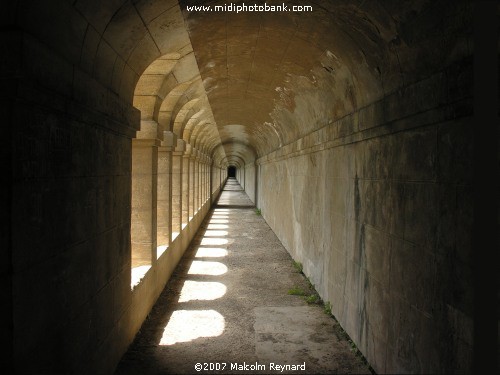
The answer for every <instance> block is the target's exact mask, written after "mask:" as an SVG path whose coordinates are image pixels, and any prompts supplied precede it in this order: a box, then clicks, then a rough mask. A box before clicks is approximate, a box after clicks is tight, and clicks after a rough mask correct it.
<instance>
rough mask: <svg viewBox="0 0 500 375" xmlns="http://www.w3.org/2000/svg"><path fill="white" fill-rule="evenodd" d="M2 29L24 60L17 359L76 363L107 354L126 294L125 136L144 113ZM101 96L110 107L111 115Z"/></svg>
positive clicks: (16, 244)
mask: <svg viewBox="0 0 500 375" xmlns="http://www.w3.org/2000/svg"><path fill="white" fill-rule="evenodd" d="M9 40H11V41H12V40H15V44H16V47H17V49H13V50H12V52H13V55H14V56H11V58H12V61H13V62H14V63H15V64H16V66H17V67H18V69H19V70H18V71H19V75H18V76H17V80H16V86H11V91H10V93H9V95H10V97H11V98H12V100H13V103H14V104H13V106H12V108H11V110H12V116H11V121H10V122H9V123H8V124H7V126H8V127H9V128H10V129H12V131H13V135H12V140H13V149H12V151H13V153H12V159H13V179H12V191H13V194H12V202H11V204H12V217H11V222H12V270H13V274H12V286H13V290H12V301H13V307H12V317H13V318H12V319H13V325H14V328H15V330H14V341H13V348H14V365H15V366H16V367H17V369H18V370H21V369H22V371H23V372H30V373H68V372H76V371H81V370H82V368H83V367H85V366H87V365H88V366H90V367H92V366H94V365H96V366H99V365H100V364H102V363H103V362H104V361H105V360H106V361H107V360H109V359H113V355H114V354H116V353H109V358H108V359H104V358H99V355H98V352H100V351H101V352H102V350H103V347H107V346H108V345H109V342H108V340H109V338H110V334H111V332H112V331H113V329H114V327H115V325H116V323H117V321H118V320H119V319H120V317H122V315H123V313H124V310H125V307H126V304H127V301H128V298H127V296H128V295H129V294H130V257H129V256H128V254H129V252H130V248H129V246H130V245H129V244H130V165H131V160H130V155H131V142H130V138H131V136H132V134H133V133H134V129H133V128H132V124H133V123H134V122H135V123H136V124H138V119H139V118H138V116H137V113H136V111H134V110H133V108H132V107H131V106H130V105H128V106H126V105H124V104H123V103H120V101H119V99H117V98H116V97H115V96H114V95H113V94H111V93H110V92H109V91H107V90H105V89H103V88H102V87H101V86H100V85H98V84H97V83H96V82H95V81H93V80H92V79H90V78H89V77H87V76H86V75H85V74H84V73H82V72H81V71H79V70H78V69H76V68H74V67H73V66H71V64H69V63H67V62H65V61H64V60H62V59H60V58H59V57H58V56H57V55H55V54H54V53H53V52H51V51H50V50H48V49H47V48H46V47H44V46H43V44H41V43H39V42H38V41H37V40H36V39H34V38H32V37H29V36H27V35H25V34H11V35H9ZM80 93H81V94H82V95H79V94H80ZM84 94H85V95H84ZM74 98H78V99H77V100H75V99H74ZM104 107H107V108H108V109H109V107H113V110H109V112H108V116H106V115H105V114H104V113H102V112H99V110H100V109H102V108H104ZM113 111H115V113H119V115H117V116H115V117H111V116H110V115H109V113H112V112H113ZM110 301H112V303H110ZM76 343H77V344H76Z"/></svg>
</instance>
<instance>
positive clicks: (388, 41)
mask: <svg viewBox="0 0 500 375" xmlns="http://www.w3.org/2000/svg"><path fill="white" fill-rule="evenodd" d="M231 4H232V5H233V6H232V7H231V6H230V4H229V3H225V2H224V1H221V0H213V1H201V0H180V1H177V0H113V1H105V2H104V1H98V0H54V1H50V2H43V1H32V0H18V1H10V2H3V3H2V5H1V9H2V12H1V13H2V15H1V16H0V18H1V24H2V29H1V32H0V33H1V40H2V46H3V51H2V55H1V63H0V72H1V74H2V82H3V85H2V87H1V89H0V90H1V91H0V92H1V97H2V101H1V105H0V109H1V111H2V114H3V115H2V116H3V124H4V126H3V129H4V139H3V141H4V147H2V151H1V155H2V157H1V161H2V167H3V170H4V172H3V174H4V176H7V180H6V182H4V183H3V184H2V194H1V196H2V198H1V199H2V203H1V206H2V207H3V208H2V213H1V216H2V219H1V220H2V223H4V225H2V229H1V230H2V232H1V233H2V234H1V236H0V238H1V241H2V243H1V247H2V266H1V269H0V277H1V281H2V283H1V285H2V286H1V288H0V290H1V293H2V305H3V306H4V307H3V308H2V310H1V315H2V316H1V321H2V323H3V324H2V327H3V332H4V333H3V334H2V339H1V341H2V347H3V348H7V349H4V356H3V358H4V359H3V361H2V362H3V364H2V366H3V368H13V369H14V370H13V371H14V372H15V373H21V374H35V373H36V374H73V373H85V374H111V373H112V372H113V371H114V369H115V368H116V366H117V363H118V362H119V360H120V358H121V357H122V356H123V354H124V353H125V351H126V350H127V348H128V346H129V345H130V344H131V342H132V341H133V339H134V337H135V335H136V334H137V332H138V331H139V329H140V327H141V325H142V323H143V322H144V320H145V319H146V317H147V315H148V313H149V311H150V310H151V308H152V306H153V305H154V303H155V301H156V300H157V298H158V296H159V294H160V293H161V291H162V290H163V288H164V287H165V285H166V283H167V281H168V280H169V278H170V276H171V275H172V272H173V271H174V269H175V267H176V265H177V264H178V262H179V260H180V259H181V258H182V255H183V253H184V251H185V250H186V249H187V248H188V246H189V244H190V242H191V240H192V239H193V236H194V235H195V233H196V231H197V230H198V228H199V227H200V224H201V223H202V221H203V220H204V218H205V216H206V215H207V213H208V212H209V210H210V208H211V206H212V204H213V202H214V201H215V199H216V198H217V196H218V195H219V194H220V192H221V189H222V187H223V186H224V184H225V182H226V180H227V178H228V175H230V176H234V177H236V179H237V181H238V183H239V184H240V185H241V186H242V188H243V189H244V191H245V192H246V194H247V195H248V197H249V198H250V199H251V200H252V202H253V203H254V204H255V207H257V208H258V209H259V210H260V212H261V214H262V217H263V218H264V219H265V221H266V222H267V223H268V225H269V226H270V228H271V229H272V231H273V232H274V233H275V234H276V236H277V237H278V238H279V240H280V241H281V243H282V244H283V246H284V247H285V248H286V250H287V251H288V253H289V254H290V256H291V257H292V258H293V259H294V260H296V261H297V262H300V263H301V264H303V272H304V274H305V275H306V276H307V277H308V278H309V279H310V280H311V282H313V283H314V285H315V286H316V288H317V290H318V293H319V294H320V296H321V298H322V299H323V300H324V301H328V302H329V303H331V306H332V314H333V315H334V316H335V317H336V319H337V320H338V322H339V323H340V324H341V325H342V327H343V328H344V329H345V331H346V332H347V333H348V335H349V336H350V337H351V338H352V340H353V342H354V343H355V344H356V345H357V347H358V348H359V350H360V351H361V352H362V353H363V355H364V356H365V357H366V359H367V360H368V362H369V363H370V365H371V366H372V367H373V369H374V370H375V371H376V372H377V373H386V372H387V373H396V372H398V373H401V372H405V373H456V372H465V373H468V372H471V371H472V369H473V367H474V353H475V352H476V351H477V350H476V349H475V348H476V346H475V345H477V339H476V340H475V339H474V334H475V329H476V325H475V321H476V318H475V312H474V301H475V293H474V292H475V287H474V285H475V284H474V268H473V264H474V262H473V256H474V246H473V227H474V218H475V217H474V176H475V174H474V173H475V169H474V162H473V160H474V147H473V146H474V142H473V141H472V139H473V136H474V131H473V128H472V127H471V123H472V122H473V118H474V110H473V109H474V80H473V78H474V76H473V71H474V54H473V51H474V46H475V44H474V43H473V42H474V38H473V37H474V35H473V34H474V33H473V24H472V21H473V15H474V2H470V1H468V0H458V1H453V2H451V1H446V0H434V1H428V0H408V1H385V0H371V1H354V0H330V1H326V0H300V1H298V0H290V1H289V2H282V1H279V2H275V1H273V0H269V1H267V2H266V3H265V4H264V2H263V1H260V0H258V1H256V2H252V3H249V2H247V4H245V3H244V2H242V1H240V0H235V1H234V3H231ZM244 6H247V8H244ZM252 6H254V7H255V8H249V7H252ZM266 6H267V7H268V8H265V7H266ZM237 7H240V8H237ZM259 7H261V8H262V9H260V8H259ZM236 9H239V11H236ZM266 9H267V10H266ZM492 9H494V10H495V12H494V13H496V16H498V7H497V6H496V5H495V6H494V7H493V8H492ZM498 46H499V44H498V43H497V42H496V41H495V42H494V49H495V53H494V55H495V56H496V55H498V51H499V50H500V49H499V48H498ZM495 103H497V101H496V102H495ZM496 167H498V165H497V166H496ZM497 193H498V191H496V194H497ZM258 266H259V265H258V264H255V267H258ZM493 309H496V307H493ZM496 327H497V325H496V320H495V326H494V328H493V331H494V332H495V335H496V332H497V328H496ZM495 353H496V347H495Z"/></svg>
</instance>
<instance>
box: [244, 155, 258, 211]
mask: <svg viewBox="0 0 500 375" xmlns="http://www.w3.org/2000/svg"><path fill="white" fill-rule="evenodd" d="M244 170H245V172H244V173H245V192H246V193H247V195H248V197H249V198H250V199H251V200H252V202H253V203H256V202H255V178H256V176H255V171H256V169H255V165H254V164H253V163H252V164H247V165H245V167H244Z"/></svg>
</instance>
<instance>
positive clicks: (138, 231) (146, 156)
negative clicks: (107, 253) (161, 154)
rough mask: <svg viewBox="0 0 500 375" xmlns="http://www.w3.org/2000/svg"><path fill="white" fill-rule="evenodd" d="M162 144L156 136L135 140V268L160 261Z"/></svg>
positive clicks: (132, 217)
mask: <svg viewBox="0 0 500 375" xmlns="http://www.w3.org/2000/svg"><path fill="white" fill-rule="evenodd" d="M158 145H159V142H158V140H156V139H137V138H134V139H132V215H131V245H132V268H134V267H138V266H143V265H151V264H152V261H153V259H154V260H156V226H157V216H156V214H157V212H156V199H157V181H158V176H157V172H158Z"/></svg>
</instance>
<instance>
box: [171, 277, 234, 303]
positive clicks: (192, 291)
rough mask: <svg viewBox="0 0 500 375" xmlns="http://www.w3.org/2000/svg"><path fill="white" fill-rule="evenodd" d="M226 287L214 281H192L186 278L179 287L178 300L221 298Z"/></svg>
mask: <svg viewBox="0 0 500 375" xmlns="http://www.w3.org/2000/svg"><path fill="white" fill-rule="evenodd" d="M226 291H227V288H226V286H225V285H224V284H222V283H218V282H214V281H192V280H186V281H185V282H184V285H183V286H182V289H181V294H180V296H179V302H189V301H194V300H200V301H201V300H203V301H211V300H214V299H217V298H221V297H222V296H224V294H226Z"/></svg>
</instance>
